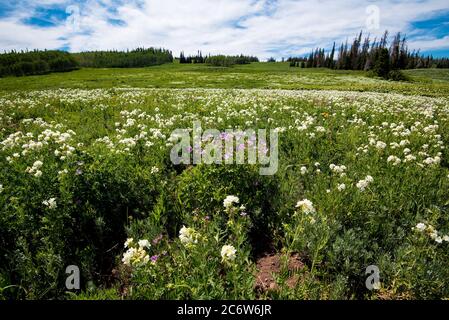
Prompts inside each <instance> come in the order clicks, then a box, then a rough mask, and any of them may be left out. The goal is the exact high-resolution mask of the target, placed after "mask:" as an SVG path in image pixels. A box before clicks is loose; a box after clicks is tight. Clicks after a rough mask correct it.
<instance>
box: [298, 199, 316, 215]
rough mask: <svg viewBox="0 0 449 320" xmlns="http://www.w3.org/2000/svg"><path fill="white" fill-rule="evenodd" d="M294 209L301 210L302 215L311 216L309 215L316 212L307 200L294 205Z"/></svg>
mask: <svg viewBox="0 0 449 320" xmlns="http://www.w3.org/2000/svg"><path fill="white" fill-rule="evenodd" d="M295 207H296V208H298V209H299V210H301V212H302V213H305V214H311V213H315V212H316V210H315V208H314V207H313V203H312V201H310V200H308V199H303V200H300V201H298V202H297V203H296V206H295Z"/></svg>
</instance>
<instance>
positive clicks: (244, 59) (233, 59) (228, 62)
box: [179, 51, 259, 67]
mask: <svg viewBox="0 0 449 320" xmlns="http://www.w3.org/2000/svg"><path fill="white" fill-rule="evenodd" d="M251 62H259V59H258V58H257V57H254V56H245V55H243V54H240V55H236V56H227V55H214V56H211V55H208V56H206V57H204V56H203V54H202V52H201V51H198V53H197V54H196V55H195V56H187V57H186V56H185V54H184V52H181V54H180V56H179V63H181V64H190V63H195V64H196V63H207V64H209V65H212V66H216V67H229V66H232V65H235V64H249V63H251Z"/></svg>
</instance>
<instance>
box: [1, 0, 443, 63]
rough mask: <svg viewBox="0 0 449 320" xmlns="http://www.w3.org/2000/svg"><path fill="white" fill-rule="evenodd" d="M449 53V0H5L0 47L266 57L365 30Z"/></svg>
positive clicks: (413, 46)
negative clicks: (149, 49) (162, 50)
mask: <svg viewBox="0 0 449 320" xmlns="http://www.w3.org/2000/svg"><path fill="white" fill-rule="evenodd" d="M387 29H388V30H389V32H390V34H394V33H396V32H402V33H403V34H406V35H407V38H408V46H409V48H410V49H411V50H413V49H416V50H417V49H421V52H422V53H424V54H433V55H434V56H449V1H448V0H383V1H368V0H344V1H343V0H315V1H312V0H81V1H72V0H67V1H66V0H35V1H30V0H12V1H8V0H0V50H1V52H3V51H5V50H7V51H9V50H12V49H15V50H26V49H28V50H32V49H62V50H67V51H70V52H79V51H88V50H110V49H118V50H122V49H133V48H136V47H163V48H166V49H170V50H172V51H173V53H174V55H175V56H178V55H179V52H180V51H181V50H183V51H184V52H185V53H186V54H192V53H195V52H197V50H201V51H202V52H203V54H209V53H210V54H240V53H243V54H247V55H256V56H258V57H259V58H260V59H267V58H269V57H274V58H276V59H280V58H282V57H284V58H287V57H289V56H304V55H306V54H308V53H310V52H311V50H313V49H314V48H316V47H322V48H326V49H329V50H330V49H331V47H332V43H333V42H334V41H336V42H337V45H338V44H339V43H341V42H343V41H346V39H348V40H349V41H351V40H352V39H353V38H354V36H355V35H356V34H358V33H359V32H360V31H363V32H364V34H370V36H371V38H375V37H380V36H381V35H382V33H383V32H384V31H385V30H387Z"/></svg>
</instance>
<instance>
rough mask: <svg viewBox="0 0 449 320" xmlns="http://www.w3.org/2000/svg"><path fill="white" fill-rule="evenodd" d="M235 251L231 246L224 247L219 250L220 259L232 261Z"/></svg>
mask: <svg viewBox="0 0 449 320" xmlns="http://www.w3.org/2000/svg"><path fill="white" fill-rule="evenodd" d="M236 252H237V250H236V249H235V248H234V247H233V246H231V245H224V246H223V247H222V248H221V258H222V260H223V261H226V262H229V261H234V260H235V256H236Z"/></svg>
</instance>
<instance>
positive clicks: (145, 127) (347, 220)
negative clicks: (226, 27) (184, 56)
mask: <svg viewBox="0 0 449 320" xmlns="http://www.w3.org/2000/svg"><path fill="white" fill-rule="evenodd" d="M406 73H407V74H408V75H409V76H410V77H411V78H412V79H414V81H413V82H409V83H406V82H403V83H402V82H401V83H397V82H388V81H383V80H378V79H373V78H368V77H366V76H365V74H364V73H363V72H343V71H332V70H326V69H299V68H289V66H288V64H286V63H271V64H270V63H256V64H251V65H246V66H236V67H233V68H226V69H218V68H211V67H207V66H200V65H188V66H186V65H179V64H170V65H163V66H158V67H152V68H144V69H82V70H78V71H75V72H70V73H61V74H49V75H45V76H32V77H22V78H4V79H0V90H1V91H0V92H1V93H0V209H1V214H0V256H1V259H0V298H4V299H54V298H57V299H447V298H449V268H448V267H447V261H448V259H449V250H448V245H449V163H448V159H449V154H448V149H447V146H448V142H449V97H448V94H449V74H448V71H447V70H433V69H432V70H410V71H407V72H406ZM296 89H307V90H296ZM197 121H198V122H199V123H200V124H201V126H202V128H203V131H204V130H206V129H217V132H215V135H214V133H209V134H207V135H203V136H202V139H200V140H197V141H196V142H195V140H193V143H192V145H191V149H192V150H197V151H198V152H202V154H203V155H205V154H206V155H207V154H210V152H211V149H210V146H211V145H210V142H211V140H212V141H215V142H218V143H219V145H223V144H226V142H227V141H229V140H231V141H233V139H234V138H236V137H237V136H239V135H241V132H238V131H236V130H238V129H241V130H244V129H254V130H255V129H270V130H272V131H270V137H271V136H272V135H273V136H274V135H275V134H277V137H278V140H274V141H278V144H277V146H278V148H277V150H278V156H277V159H278V162H277V164H278V165H277V171H275V172H274V174H273V175H261V174H260V169H261V168H262V167H265V164H262V163H259V162H258V163H256V164H250V163H246V164H236V163H232V164H225V163H214V164H207V163H200V164H191V163H183V164H175V163H174V162H173V161H172V160H171V154H172V153H171V152H172V150H173V148H174V146H176V144H177V142H178V140H179V132H178V133H176V134H174V133H175V130H176V129H186V131H183V132H189V133H190V132H192V134H193V133H194V132H196V131H195V129H194V128H193V124H194V122H197ZM229 129H233V130H234V131H233V132H232V133H229V132H228V131H226V130H229ZM189 130H190V131H189ZM188 141H189V143H191V142H192V141H191V140H190V138H189V139H188ZM273 143H274V142H273V141H271V140H270V142H269V143H268V141H263V140H262V142H260V140H258V143H257V146H258V152H260V153H259V157H261V156H263V155H267V154H269V155H270V156H271V155H273V156H274V153H273V152H274V151H269V152H268V149H269V147H271V146H272V145H273ZM233 146H234V144H233ZM240 146H243V147H248V148H249V147H250V146H255V144H254V140H252V139H251V137H250V139H247V140H244V141H243V143H242V144H239V143H238V142H237V141H236V142H235V149H234V148H232V149H231V150H230V151H229V150H227V151H226V153H225V159H228V158H231V159H234V156H235V157H237V154H238V148H239V147H240ZM213 150H217V149H213ZM216 152H218V151H216ZM213 153H214V154H215V155H216V154H217V153H215V152H213ZM227 157H228V158H227ZM248 157H249V155H248V154H247V155H246V156H245V157H244V159H247V158H248ZM258 159H260V158H258ZM71 265H72V266H73V265H75V266H77V267H78V268H79V270H80V273H81V281H80V283H81V288H80V290H72V288H71V287H67V286H66V283H67V276H68V274H67V273H66V268H67V267H68V266H71ZM373 266H374V267H375V268H377V270H379V272H380V277H379V280H380V281H376V277H374V278H370V274H371V273H368V274H366V271H367V270H373V269H372V267H373ZM370 279H371V280H372V279H374V280H373V281H371V280H370Z"/></svg>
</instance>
